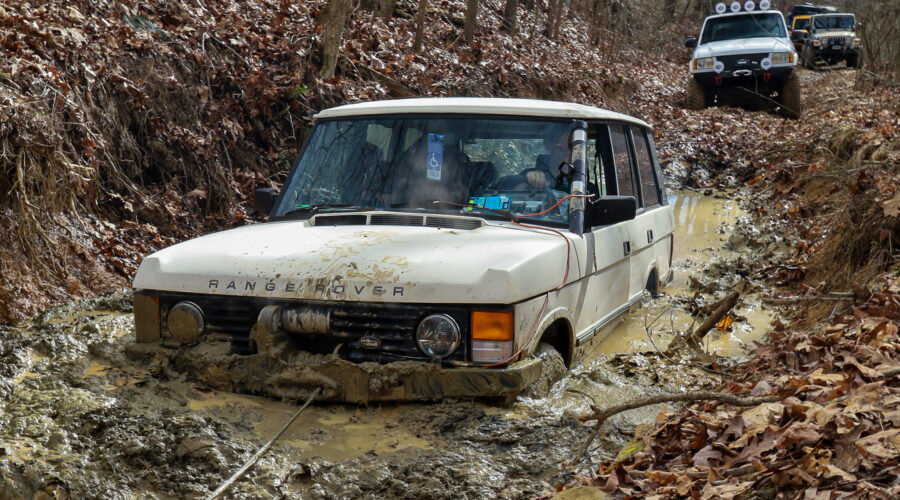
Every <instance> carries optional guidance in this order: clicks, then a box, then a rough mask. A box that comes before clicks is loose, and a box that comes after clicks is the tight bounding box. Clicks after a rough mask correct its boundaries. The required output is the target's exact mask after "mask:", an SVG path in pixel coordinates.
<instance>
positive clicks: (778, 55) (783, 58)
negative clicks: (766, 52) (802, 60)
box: [772, 52, 794, 64]
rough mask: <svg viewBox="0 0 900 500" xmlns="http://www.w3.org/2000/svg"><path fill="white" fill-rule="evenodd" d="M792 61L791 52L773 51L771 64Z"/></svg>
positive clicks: (792, 54) (792, 55)
mask: <svg viewBox="0 0 900 500" xmlns="http://www.w3.org/2000/svg"><path fill="white" fill-rule="evenodd" d="M792 62H794V53H793V52H775V53H774V54H772V64H784V63H792Z"/></svg>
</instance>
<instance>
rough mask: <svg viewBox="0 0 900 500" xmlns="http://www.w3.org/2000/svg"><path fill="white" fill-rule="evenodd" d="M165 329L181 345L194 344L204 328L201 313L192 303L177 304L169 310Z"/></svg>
mask: <svg viewBox="0 0 900 500" xmlns="http://www.w3.org/2000/svg"><path fill="white" fill-rule="evenodd" d="M166 327H167V328H168V329H169V333H171V334H172V336H173V337H175V338H176V339H178V340H179V341H180V342H181V343H182V344H194V343H196V342H197V340H198V339H199V338H200V334H202V333H203V329H204V327H205V321H204V319H203V311H201V310H200V307H199V306H197V304H194V303H193V302H187V301H184V302H179V303H177V304H175V305H174V306H172V308H171V309H169V313H168V314H167V315H166Z"/></svg>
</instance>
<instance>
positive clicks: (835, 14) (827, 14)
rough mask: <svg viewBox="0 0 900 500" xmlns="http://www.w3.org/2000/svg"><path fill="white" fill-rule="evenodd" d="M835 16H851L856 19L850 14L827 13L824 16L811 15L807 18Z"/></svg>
mask: <svg viewBox="0 0 900 500" xmlns="http://www.w3.org/2000/svg"><path fill="white" fill-rule="evenodd" d="M836 16H853V17H856V15H854V14H853V13H852V12H828V13H825V14H813V15H811V16H809V17H836Z"/></svg>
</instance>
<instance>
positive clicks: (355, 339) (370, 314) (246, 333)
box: [160, 292, 470, 362]
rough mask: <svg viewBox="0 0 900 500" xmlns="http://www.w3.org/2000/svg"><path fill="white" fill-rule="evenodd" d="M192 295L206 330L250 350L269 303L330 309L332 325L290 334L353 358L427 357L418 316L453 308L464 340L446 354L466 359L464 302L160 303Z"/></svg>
mask: <svg viewBox="0 0 900 500" xmlns="http://www.w3.org/2000/svg"><path fill="white" fill-rule="evenodd" d="M183 300H187V301H191V302H193V303H195V304H197V306H199V307H200V309H201V310H202V311H203V315H204V319H205V320H206V325H207V331H208V332H221V333H227V334H228V335H230V336H231V338H232V345H233V346H234V350H235V352H238V353H240V354H252V351H253V349H252V346H251V345H250V329H251V328H252V327H253V324H254V323H256V319H257V317H258V316H259V313H260V311H262V309H263V308H264V307H265V306H267V305H270V304H278V305H281V306H285V307H297V306H301V307H302V306H304V305H307V306H309V307H315V308H317V309H327V310H328V311H329V312H330V315H331V328H330V330H329V331H328V333H321V334H289V335H290V336H291V337H292V338H293V339H294V340H295V341H296V343H297V346H298V347H299V348H300V349H303V350H308V351H310V352H320V353H330V352H334V350H335V349H337V348H339V347H340V350H339V354H340V355H341V356H342V357H344V358H345V359H349V360H351V361H357V362H361V361H379V362H388V361H399V360H405V359H416V360H428V359H429V358H428V357H426V356H425V355H424V354H423V353H422V352H421V351H419V348H418V345H417V344H416V337H415V329H416V326H417V325H418V324H419V321H420V320H421V319H422V318H424V317H425V316H427V315H429V314H432V313H444V314H449V315H450V316H452V317H453V319H454V320H456V322H457V324H458V325H459V327H460V331H461V336H462V339H461V342H460V346H459V347H458V348H457V349H456V351H455V352H454V353H453V354H451V355H450V356H447V357H446V358H444V359H446V360H459V361H463V360H466V359H467V353H468V351H469V347H468V340H467V337H468V331H469V315H470V311H469V309H468V308H466V307H459V306H446V305H432V304H428V305H420V304H392V303H391V304H388V303H384V304H380V303H369V302H330V301H288V300H280V301H273V300H270V299H263V298H256V297H230V296H222V295H201V294H173V293H165V292H164V293H161V294H160V308H161V309H162V310H163V311H166V310H168V309H169V308H171V307H172V306H173V305H175V304H176V303H177V302H180V301H183ZM367 335H368V336H373V337H376V338H378V340H379V341H380V344H381V346H380V347H379V348H378V349H375V350H373V349H366V348H363V347H361V346H360V344H359V339H361V338H362V337H365V336H367Z"/></svg>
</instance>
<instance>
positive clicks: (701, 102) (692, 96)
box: [685, 78, 706, 110]
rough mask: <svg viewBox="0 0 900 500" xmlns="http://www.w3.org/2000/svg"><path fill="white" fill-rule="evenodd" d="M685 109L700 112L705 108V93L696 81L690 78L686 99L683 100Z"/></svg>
mask: <svg viewBox="0 0 900 500" xmlns="http://www.w3.org/2000/svg"><path fill="white" fill-rule="evenodd" d="M685 107H687V109H693V110H701V109H705V108H706V91H705V90H703V86H702V85H700V83H699V82H697V80H695V79H693V78H691V79H690V80H689V81H688V84H687V98H686V99H685Z"/></svg>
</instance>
